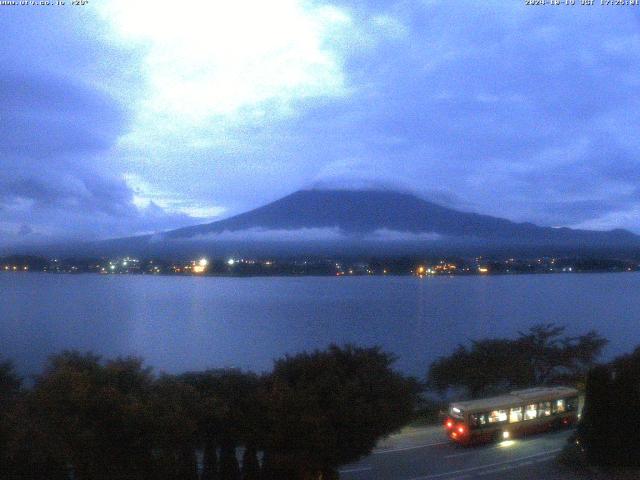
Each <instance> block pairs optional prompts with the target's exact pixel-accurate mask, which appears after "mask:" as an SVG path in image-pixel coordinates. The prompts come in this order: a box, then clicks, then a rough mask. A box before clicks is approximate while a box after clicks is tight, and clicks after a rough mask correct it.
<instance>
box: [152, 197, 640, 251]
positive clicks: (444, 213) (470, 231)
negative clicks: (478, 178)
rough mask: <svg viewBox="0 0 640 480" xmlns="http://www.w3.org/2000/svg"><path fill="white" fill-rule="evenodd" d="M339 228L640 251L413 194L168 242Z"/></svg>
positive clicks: (275, 214) (631, 239)
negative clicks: (248, 232) (260, 231)
mask: <svg viewBox="0 0 640 480" xmlns="http://www.w3.org/2000/svg"><path fill="white" fill-rule="evenodd" d="M317 228H338V229H340V231H342V232H344V233H345V234H346V235H350V236H366V235H367V234H370V233H373V232H376V231H380V230H391V231H397V232H406V233H410V234H423V233H428V234H434V233H435V234H437V235H439V236H442V237H453V238H456V239H458V240H462V239H468V240H474V241H486V242H488V243H491V244H496V243H497V244H513V245H547V244H549V245H573V244H576V245H587V246H594V247H616V246H636V245H640V237H638V236H637V235H634V234H633V233H631V232H628V231H626V230H612V231H606V232H605V231H590V230H574V229H569V228H551V227H540V226H537V225H534V224H531V223H514V222H511V221H509V220H505V219H501V218H496V217H491V216H488V215H479V214H475V213H467V212H460V211H457V210H453V209H451V208H447V207H443V206H440V205H436V204H434V203H431V202H428V201H425V200H423V199H421V198H418V197H416V196H414V195H411V194H408V193H400V192H392V191H348V190H302V191H298V192H295V193H293V194H291V195H288V196H286V197H284V198H282V199H280V200H277V201H275V202H273V203H270V204H268V205H265V206H263V207H260V208H257V209H255V210H251V211H249V212H246V213H243V214H240V215H236V216H234V217H231V218H228V219H225V220H221V221H217V222H213V223H209V224H204V225H197V226H193V227H187V228H181V229H178V230H173V231H170V232H166V233H165V234H164V236H163V237H164V238H165V239H174V240H178V239H189V238H198V237H205V236H209V235H213V236H215V234H218V233H222V232H225V231H229V232H238V231H243V230H249V229H264V230H299V229H317Z"/></svg>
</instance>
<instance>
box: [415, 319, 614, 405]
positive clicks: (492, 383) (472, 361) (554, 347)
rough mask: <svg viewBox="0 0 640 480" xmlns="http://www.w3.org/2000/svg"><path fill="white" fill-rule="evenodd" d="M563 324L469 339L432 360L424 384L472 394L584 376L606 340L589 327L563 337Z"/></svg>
mask: <svg viewBox="0 0 640 480" xmlns="http://www.w3.org/2000/svg"><path fill="white" fill-rule="evenodd" d="M564 331H565V328H564V327H559V326H556V325H554V324H546V325H535V326H533V327H531V328H530V329H529V331H527V332H520V334H519V337H518V338H516V339H502V338H501V339H486V340H478V341H472V342H471V346H470V347H466V346H463V345H460V346H458V348H457V349H456V350H455V351H454V353H453V354H452V355H450V356H448V357H441V358H439V359H438V360H436V361H435V362H433V363H432V364H431V366H430V367H429V372H428V374H427V384H428V385H429V387H430V388H432V389H433V390H435V391H437V392H439V393H444V392H446V391H448V390H449V389H464V390H465V391H466V393H467V394H468V395H469V396H470V397H472V398H477V397H480V396H485V395H489V394H493V393H497V392H501V391H505V390H509V389H513V388H524V387H530V386H537V385H545V384H554V383H561V382H562V383H566V382H569V383H576V382H580V381H584V378H585V376H586V373H587V371H588V370H589V368H590V367H591V366H593V365H594V364H595V361H596V360H597V358H598V356H599V355H600V353H601V352H602V349H603V348H604V346H605V345H606V344H607V340H606V339H604V338H602V337H601V336H600V335H598V333H596V332H594V331H590V332H588V333H587V334H585V335H581V336H578V337H566V336H565V337H563V336H562V335H563V334H564Z"/></svg>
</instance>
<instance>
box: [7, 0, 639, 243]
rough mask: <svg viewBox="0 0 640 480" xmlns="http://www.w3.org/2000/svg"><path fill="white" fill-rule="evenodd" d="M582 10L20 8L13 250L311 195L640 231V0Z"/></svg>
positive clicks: (451, 5)
mask: <svg viewBox="0 0 640 480" xmlns="http://www.w3.org/2000/svg"><path fill="white" fill-rule="evenodd" d="M18 3H20V2H18ZM29 3H30V2H29ZM51 3H55V2H51ZM576 3H577V4H578V5H575V6H567V5H559V6H551V5H548V6H525V5H524V2H523V1H509V2H505V1H503V0H484V1H473V0H464V1H455V2H454V1H445V0H422V1H420V0H415V1H393V0H385V1H377V0H370V1H366V0H351V1H349V0H344V1H340V0H338V1H334V2H324V1H304V0H270V1H268V2H265V1H243V0H234V1H231V2H226V1H224V2H223V1H215V0H211V1H195V2H187V3H182V2H174V1H160V0H154V1H151V0H136V1H135V2H132V1H127V0H111V1H108V0H100V1H98V0H91V1H89V2H88V4H87V5H84V6H72V5H71V2H70V1H66V4H65V5H64V6H57V5H50V6H40V5H37V6H36V5H15V6H11V5H0V40H1V45H2V47H0V72H2V75H0V125H2V128H1V129H0V244H5V245H6V244H29V243H42V242H50V241H59V240H76V239H82V240H93V239H103V238H114V237H121V236H129V235H135V234H143V233H151V232H158V231H164V230H169V229H173V228H178V227H182V226H186V225H193V224H198V223H205V222H210V221H214V220H216V219H221V218H225V217H228V216H230V215H234V214H236V213H240V212H242V211H246V210H250V209H252V208H255V207H257V206H261V205H263V204H265V203H268V202H270V201H273V200H275V199H277V198H280V197H282V196H284V195H287V194H289V193H292V192H294V191H296V190H299V189H303V188H382V187H384V188H401V189H403V190H407V189H408V190H411V191H413V192H415V193H416V194H418V195H420V196H422V197H423V198H426V199H428V200H432V201H435V202H437V203H440V204H443V205H446V206H450V207H453V208H458V209H461V210H466V211H474V212H478V213H484V214H489V215H494V216H499V217H504V218H508V219H510V220H514V221H532V222H535V223H538V224H542V225H550V226H569V227H580V228H593V229H611V228H627V229H630V230H632V231H635V232H637V233H640V161H639V159H638V152H639V151H640V135H638V128H639V126H640V96H639V95H638V93H639V91H640V48H638V45H640V7H634V6H601V5H599V4H596V5H594V6H591V7H587V6H581V5H580V0H577V2H576Z"/></svg>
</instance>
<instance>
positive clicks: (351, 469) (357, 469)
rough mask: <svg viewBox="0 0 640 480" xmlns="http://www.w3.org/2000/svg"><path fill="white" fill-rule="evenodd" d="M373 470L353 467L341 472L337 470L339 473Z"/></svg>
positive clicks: (364, 467) (371, 468)
mask: <svg viewBox="0 0 640 480" xmlns="http://www.w3.org/2000/svg"><path fill="white" fill-rule="evenodd" d="M370 470H373V467H366V466H363V467H353V468H345V469H342V470H338V472H339V473H356V472H368V471H370Z"/></svg>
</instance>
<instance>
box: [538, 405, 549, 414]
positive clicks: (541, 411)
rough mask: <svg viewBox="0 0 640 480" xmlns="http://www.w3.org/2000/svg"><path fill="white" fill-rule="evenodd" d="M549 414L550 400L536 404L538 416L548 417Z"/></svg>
mask: <svg viewBox="0 0 640 480" xmlns="http://www.w3.org/2000/svg"><path fill="white" fill-rule="evenodd" d="M549 415H551V402H540V404H539V406H538V416H539V417H548V416H549Z"/></svg>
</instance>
